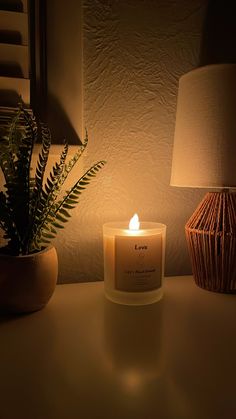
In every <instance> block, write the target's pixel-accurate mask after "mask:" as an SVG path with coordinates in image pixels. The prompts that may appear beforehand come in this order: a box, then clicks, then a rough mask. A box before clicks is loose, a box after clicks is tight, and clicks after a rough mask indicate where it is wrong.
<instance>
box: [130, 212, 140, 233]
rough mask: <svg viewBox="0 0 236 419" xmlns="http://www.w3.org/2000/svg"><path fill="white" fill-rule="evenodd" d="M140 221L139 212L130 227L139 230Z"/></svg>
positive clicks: (131, 221)
mask: <svg viewBox="0 0 236 419" xmlns="http://www.w3.org/2000/svg"><path fill="white" fill-rule="evenodd" d="M139 226H140V222H139V218H138V214H134V216H133V217H132V218H131V220H130V222H129V229H130V230H139Z"/></svg>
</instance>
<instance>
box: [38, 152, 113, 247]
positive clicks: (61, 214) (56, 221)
mask: <svg viewBox="0 0 236 419" xmlns="http://www.w3.org/2000/svg"><path fill="white" fill-rule="evenodd" d="M105 163H106V162H105V161H103V160H102V161H100V162H98V163H96V164H94V165H93V166H92V167H91V168H90V169H89V170H87V172H86V173H85V174H84V175H83V176H82V177H81V178H80V179H79V180H78V181H77V182H76V183H75V184H74V186H73V187H72V188H71V189H70V190H69V191H67V193H66V195H65V196H64V197H63V199H62V200H61V201H59V202H57V203H56V204H55V205H54V207H53V211H52V212H51V214H49V216H48V217H47V218H46V220H45V223H46V224H47V226H48V225H52V226H53V227H55V228H56V229H58V228H60V229H61V228H64V224H65V223H66V222H67V221H68V220H69V217H70V213H69V212H68V211H67V209H72V208H74V207H75V206H76V205H77V204H78V202H79V198H80V195H81V193H82V191H83V190H84V189H85V188H86V187H87V185H88V184H89V183H90V182H91V181H92V179H93V178H94V177H95V176H96V175H97V173H98V172H99V170H101V169H102V167H103V166H104V165H105ZM68 206H69V207H68ZM41 230H42V231H43V230H44V224H43V225H42V226H41ZM40 239H41V238H40V235H39V236H38V240H39V241H40Z"/></svg>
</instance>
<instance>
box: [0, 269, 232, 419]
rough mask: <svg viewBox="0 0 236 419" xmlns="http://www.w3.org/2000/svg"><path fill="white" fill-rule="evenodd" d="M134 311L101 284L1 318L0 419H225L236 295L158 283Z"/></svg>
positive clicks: (59, 292)
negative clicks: (154, 295)
mask: <svg viewBox="0 0 236 419" xmlns="http://www.w3.org/2000/svg"><path fill="white" fill-rule="evenodd" d="M164 293H165V294H164V298H163V300H162V301H160V302H159V303H157V304H153V305H150V306H143V307H127V306H120V305H116V304H113V303H110V302H109V301H107V300H105V298H104V294H103V283H101V282H93V283H84V284H71V285H59V286H57V288H56V291H55V294H54V296H53V298H52V300H51V301H50V303H49V304H48V306H47V307H46V308H45V309H44V310H41V311H39V312H36V313H33V314H30V315H26V316H19V317H1V319H0V419H21V418H22V419H62V418H63V419H64V418H65V419H74V418H76V419H95V418H99V419H100V418H101V419H106V418H107V419H126V418H127V419H128V418H129V419H133V418H135V419H158V418H160V419H185V418H186V419H218V418H219V419H233V418H235V417H236V327H235V320H236V296H233V295H221V294H215V293H210V292H208V291H204V290H201V289H199V288H197V287H196V285H195V284H194V282H193V280H192V278H191V277H175V278H167V279H166V280H165V285H164Z"/></svg>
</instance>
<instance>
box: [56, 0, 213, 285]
mask: <svg viewBox="0 0 236 419" xmlns="http://www.w3.org/2000/svg"><path fill="white" fill-rule="evenodd" d="M206 3H207V1H206V0H191V1H189V0H182V1H177V0H176V1H173V0H110V1H109V0H84V9H83V15H84V16H83V19H84V22H83V25H84V27H83V37H84V66H83V71H84V75H83V77H84V123H85V125H86V126H87V128H88V131H89V137H90V143H89V146H88V153H87V156H86V158H85V161H84V162H83V164H84V168H86V167H88V166H89V165H90V163H93V162H94V161H97V160H100V159H106V160H107V166H106V168H105V169H103V171H101V173H100V174H99V175H98V177H97V180H96V181H95V182H94V184H93V185H90V186H89V188H88V190H87V191H85V193H84V194H83V195H82V198H81V203H80V205H79V207H78V209H76V210H75V211H74V213H73V218H72V219H71V221H70V223H69V224H68V225H67V226H66V230H64V232H61V234H60V235H59V237H58V240H57V241H56V245H57V249H58V253H59V261H60V275H59V281H60V282H74V281H90V280H91V281H92V280H98V279H103V253H102V225H103V223H104V222H107V221H111V220H112V221H113V220H114V221H115V220H128V219H129V218H130V217H131V216H132V215H133V213H134V212H136V211H137V212H138V213H139V215H140V218H141V220H150V221H151V220H152V221H157V222H162V223H165V224H167V252H166V274H167V275H171V274H184V273H189V272H190V263H189V259H188V255H187V249H186V243H185V237H184V224H185V222H186V220H187V219H188V218H189V216H190V215H191V213H192V212H193V210H194V209H195V207H196V205H197V204H198V202H199V201H200V199H201V198H202V196H203V194H204V191H202V190H201V191H197V190H193V189H189V190H187V189H180V188H173V187H170V186H169V181H170V171H171V158H172V144H173V134H174V123H175V109H176V98H177V97H176V94H177V86H178V78H179V76H180V75H182V74H183V73H185V72H187V71H189V70H191V69H192V68H193V67H195V66H196V65H197V64H198V55H199V48H200V40H201V30H202V23H203V19H204V16H205V13H206ZM72 15H73V14H71V18H72ZM77 18H78V16H77V15H76V14H75V17H74V19H77ZM74 26H75V25H74V24H73V27H74ZM74 73H75V71H74V72H73V74H74ZM74 93H75V92H74ZM71 100H72V101H73V100H75V103H78V98H77V97H76V95H74V96H73V94H72V95H71ZM193 170H195V168H193Z"/></svg>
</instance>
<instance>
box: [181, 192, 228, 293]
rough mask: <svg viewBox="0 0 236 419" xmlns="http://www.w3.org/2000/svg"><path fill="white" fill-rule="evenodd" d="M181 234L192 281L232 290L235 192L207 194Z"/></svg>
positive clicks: (217, 290)
mask: <svg viewBox="0 0 236 419" xmlns="http://www.w3.org/2000/svg"><path fill="white" fill-rule="evenodd" d="M185 233H186V239H187V244H188V250H189V254H190V258H191V262H192V269H193V276H194V279H195V282H196V284H197V285H198V286H199V287H201V288H204V289H206V290H209V291H215V292H224V293H236V194H235V193H229V192H209V193H207V194H206V195H205V197H204V198H203V200H202V202H201V203H200V204H199V206H198V208H197V209H196V211H195V212H194V213H193V215H192V216H191V218H190V219H189V221H188V222H187V224H186V226H185Z"/></svg>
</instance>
